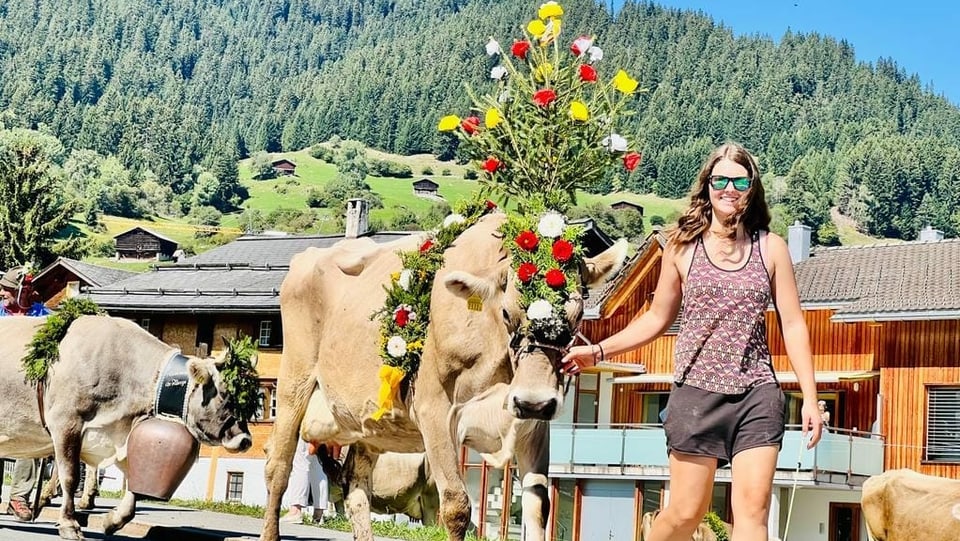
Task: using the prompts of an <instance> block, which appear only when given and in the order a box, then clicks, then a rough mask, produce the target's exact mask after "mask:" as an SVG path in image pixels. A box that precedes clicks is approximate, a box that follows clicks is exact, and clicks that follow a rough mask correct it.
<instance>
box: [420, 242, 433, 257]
mask: <svg viewBox="0 0 960 541" xmlns="http://www.w3.org/2000/svg"><path fill="white" fill-rule="evenodd" d="M430 248H433V239H427V242H424V243H423V244H421V245H420V253H421V254H422V253H425V252H426V251H427V250H429V249H430Z"/></svg>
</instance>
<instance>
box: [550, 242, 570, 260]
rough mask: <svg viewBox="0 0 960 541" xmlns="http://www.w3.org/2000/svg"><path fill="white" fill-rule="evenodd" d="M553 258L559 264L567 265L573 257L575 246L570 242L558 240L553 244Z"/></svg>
mask: <svg viewBox="0 0 960 541" xmlns="http://www.w3.org/2000/svg"><path fill="white" fill-rule="evenodd" d="M552 253H553V258H554V259H555V260H557V262H559V263H566V262H567V261H570V258H571V257H573V244H572V243H571V242H570V241H568V240H563V239H557V240H556V241H554V243H553V250H552Z"/></svg>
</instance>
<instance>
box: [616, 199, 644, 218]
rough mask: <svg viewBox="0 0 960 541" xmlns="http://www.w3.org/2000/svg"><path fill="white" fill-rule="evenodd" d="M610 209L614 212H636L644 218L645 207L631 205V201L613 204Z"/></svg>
mask: <svg viewBox="0 0 960 541" xmlns="http://www.w3.org/2000/svg"><path fill="white" fill-rule="evenodd" d="M610 208H612V209H613V210H635V211H637V212H639V213H640V215H641V216H643V207H641V206H640V205H638V204H636V203H631V202H630V201H623V200H620V201H617V202H616V203H611V204H610Z"/></svg>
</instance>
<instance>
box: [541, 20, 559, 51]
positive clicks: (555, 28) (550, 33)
mask: <svg viewBox="0 0 960 541" xmlns="http://www.w3.org/2000/svg"><path fill="white" fill-rule="evenodd" d="M559 36H560V19H556V18H552V19H550V20H549V21H547V25H546V26H544V27H543V34H542V35H541V36H540V37H539V40H540V46H541V47H546V46H547V45H550V44H551V43H553V40H555V39H557V37H559Z"/></svg>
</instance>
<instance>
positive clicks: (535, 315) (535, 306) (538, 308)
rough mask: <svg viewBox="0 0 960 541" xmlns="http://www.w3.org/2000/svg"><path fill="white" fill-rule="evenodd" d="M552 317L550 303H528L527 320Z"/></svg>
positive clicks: (541, 301)
mask: <svg viewBox="0 0 960 541" xmlns="http://www.w3.org/2000/svg"><path fill="white" fill-rule="evenodd" d="M550 317H553V306H551V305H550V301H547V300H544V299H540V300H536V301H533V302H532V303H530V307H529V308H527V319H547V318H550Z"/></svg>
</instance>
